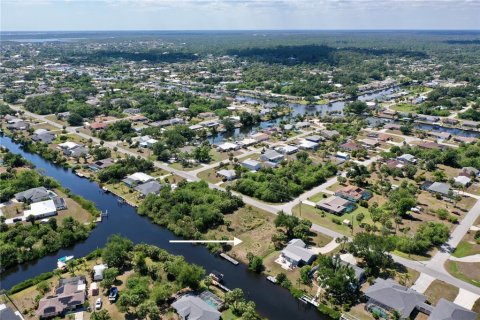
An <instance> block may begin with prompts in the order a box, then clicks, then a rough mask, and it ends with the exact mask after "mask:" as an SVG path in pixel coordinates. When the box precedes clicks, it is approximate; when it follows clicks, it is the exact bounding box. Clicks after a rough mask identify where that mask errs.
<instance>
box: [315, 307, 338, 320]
mask: <svg viewBox="0 0 480 320" xmlns="http://www.w3.org/2000/svg"><path fill="white" fill-rule="evenodd" d="M318 311H319V312H320V313H321V314H323V315H326V316H328V317H330V318H331V319H340V316H341V314H340V312H338V311H337V310H333V309H332V308H330V307H329V306H327V305H324V304H320V305H319V306H318Z"/></svg>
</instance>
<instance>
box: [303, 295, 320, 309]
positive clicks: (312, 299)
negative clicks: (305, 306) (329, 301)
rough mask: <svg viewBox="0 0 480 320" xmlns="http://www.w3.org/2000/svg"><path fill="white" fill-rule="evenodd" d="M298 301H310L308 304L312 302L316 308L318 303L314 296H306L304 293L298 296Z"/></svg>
mask: <svg viewBox="0 0 480 320" xmlns="http://www.w3.org/2000/svg"><path fill="white" fill-rule="evenodd" d="M298 299H299V300H300V301H302V302H304V303H310V304H313V305H314V306H315V307H317V308H318V305H319V303H318V302H317V301H316V300H315V298H314V297H311V296H307V295H304V296H302V297H300V298H298Z"/></svg>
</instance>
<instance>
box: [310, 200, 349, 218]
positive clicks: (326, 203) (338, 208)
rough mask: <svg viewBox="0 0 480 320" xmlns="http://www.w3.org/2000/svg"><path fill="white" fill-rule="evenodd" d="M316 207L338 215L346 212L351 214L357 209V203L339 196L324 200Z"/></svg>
mask: <svg viewBox="0 0 480 320" xmlns="http://www.w3.org/2000/svg"><path fill="white" fill-rule="evenodd" d="M315 206H316V207H317V208H319V209H322V210H325V211H327V212H330V213H333V214H337V215H340V214H343V213H344V212H351V211H353V210H354V209H355V203H353V202H351V201H348V200H346V199H343V198H340V197H337V196H331V197H328V198H326V199H323V200H321V201H319V202H317V204H316V205H315Z"/></svg>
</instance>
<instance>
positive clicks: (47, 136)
mask: <svg viewBox="0 0 480 320" xmlns="http://www.w3.org/2000/svg"><path fill="white" fill-rule="evenodd" d="M32 140H33V141H36V142H43V143H46V144H50V143H52V141H53V140H55V135H54V134H53V133H51V132H50V131H40V132H34V133H33V135H32Z"/></svg>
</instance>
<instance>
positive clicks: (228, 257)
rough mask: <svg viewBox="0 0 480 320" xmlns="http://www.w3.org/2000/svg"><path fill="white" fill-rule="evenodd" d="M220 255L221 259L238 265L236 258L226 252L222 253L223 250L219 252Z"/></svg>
mask: <svg viewBox="0 0 480 320" xmlns="http://www.w3.org/2000/svg"><path fill="white" fill-rule="evenodd" d="M220 257H222V258H223V259H225V260H227V261H229V262H231V263H233V264H234V265H238V264H239V263H240V262H238V261H237V260H235V259H233V258H232V257H230V256H229V255H228V254H226V253H224V252H222V253H220Z"/></svg>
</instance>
